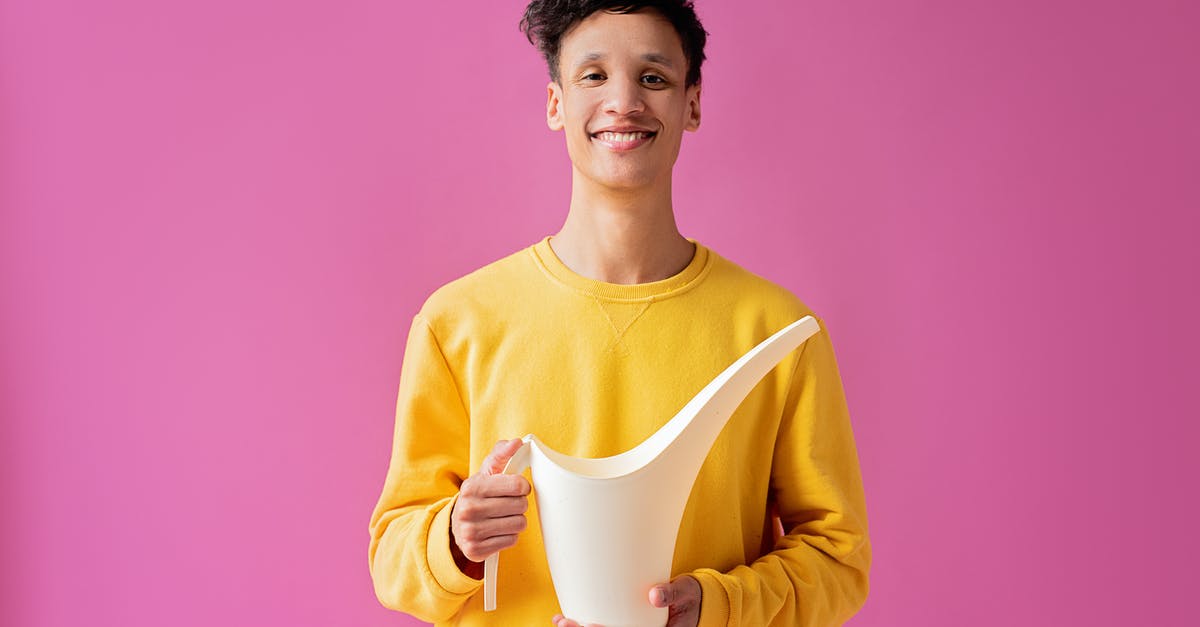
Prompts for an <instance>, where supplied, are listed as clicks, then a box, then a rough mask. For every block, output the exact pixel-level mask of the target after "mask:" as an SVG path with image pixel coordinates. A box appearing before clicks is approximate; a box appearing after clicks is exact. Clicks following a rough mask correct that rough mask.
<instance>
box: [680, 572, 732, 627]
mask: <svg viewBox="0 0 1200 627" xmlns="http://www.w3.org/2000/svg"><path fill="white" fill-rule="evenodd" d="M690 574H691V576H692V577H695V578H696V581H698V582H700V623H699V624H698V625H697V627H726V625H732V624H733V622H732V621H731V620H730V618H731V612H730V609H731V608H730V607H729V595H728V594H727V593H726V592H725V586H722V585H721V579H720V578H721V573H719V572H717V571H715V570H713V569H711V568H701V569H699V570H696V571H694V572H692V573H690Z"/></svg>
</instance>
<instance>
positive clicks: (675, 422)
mask: <svg viewBox="0 0 1200 627" xmlns="http://www.w3.org/2000/svg"><path fill="white" fill-rule="evenodd" d="M819 330H820V325H819V324H818V323H817V321H816V320H815V319H814V318H813V317H812V316H805V317H803V318H801V319H800V320H797V321H795V322H793V323H791V324H789V325H788V326H786V327H784V328H783V329H780V330H779V331H778V332H776V333H775V334H773V335H772V336H771V337H769V338H767V339H765V340H763V341H762V342H760V343H759V344H758V345H757V346H755V347H754V348H753V349H751V350H750V351H748V352H747V353H745V354H744V355H742V356H741V357H739V358H738V359H737V361H735V362H733V363H732V364H730V365H729V366H728V367H727V368H725V370H723V371H722V372H721V373H720V374H719V375H717V376H716V378H714V379H713V380H712V381H710V382H709V383H708V385H705V386H704V388H703V389H702V390H700V391H699V392H698V393H697V394H696V395H695V396H694V397H692V399H691V400H689V401H688V402H687V404H686V405H684V406H683V408H681V409H680V410H679V411H678V412H677V413H676V414H675V416H673V417H672V418H671V419H670V420H669V421H667V422H666V424H664V425H663V426H662V427H660V428H659V429H658V430H657V431H655V432H654V433H653V434H652V435H650V437H648V438H646V439H645V440H643V441H642V443H641V444H638V445H637V446H635V447H633V448H631V449H629V450H628V451H625V452H624V453H620V454H617V455H612V456H609V457H574V456H572V455H567V454H565V453H560V452H558V451H556V450H554V449H552V448H550V447H548V446H546V445H545V444H544V443H543V442H542V441H541V440H539V439H537V437H536V436H535V435H533V434H532V433H531V434H529V435H526V436H525V437H524V438H522V439H523V440H524V442H525V444H526V445H532V446H537V448H538V450H539V451H540V452H541V453H542V454H543V455H545V456H546V457H547V458H548V459H550V460H551V461H553V462H554V463H555V464H557V465H558V466H559V467H560V468H561V469H562V470H563V471H566V472H569V473H572V474H574V475H578V476H579V477H580V478H586V479H616V478H618V477H622V476H626V475H632V474H635V473H637V472H639V471H640V470H642V469H643V468H646V467H648V466H650V465H651V464H653V463H654V462H655V461H657V460H661V459H664V457H666V455H664V453H666V452H667V451H668V450H669V449H673V448H677V447H679V446H681V445H682V444H681V441H683V440H686V439H689V438H688V436H692V437H693V438H699V439H702V440H703V439H711V438H715V437H716V435H717V433H694V434H693V433H692V432H695V431H697V430H695V429H693V430H691V432H689V429H688V427H689V426H691V425H692V423H694V422H698V423H705V422H710V423H713V424H714V425H715V422H714V421H720V425H719V426H720V427H724V422H723V421H722V419H728V418H729V414H732V413H733V411H734V409H736V408H737V406H739V405H740V404H741V402H742V400H744V399H745V396H746V394H748V393H749V392H750V389H749V388H748V387H747V386H746V385H745V382H749V384H750V387H753V385H754V384H757V382H758V380H759V379H761V378H762V376H763V375H765V373H766V371H769V369H770V368H773V367H774V366H775V365H776V364H777V363H778V362H779V360H780V359H782V357H783V356H785V355H786V354H787V353H789V352H791V351H792V350H794V349H795V348H796V346H798V345H799V344H801V343H803V341H804V340H806V339H808V338H809V337H811V336H812V335H813V334H815V333H817V332H818V331H819ZM789 336H790V338H789ZM789 339H790V340H791V341H787V340H789ZM772 348H774V350H773V351H770V350H769V349H772ZM768 352H773V353H775V354H773V355H769V356H768V355H766V354H763V353H768ZM752 361H757V362H758V365H759V368H758V370H762V371H763V372H755V373H753V374H751V375H750V377H745V375H743V385H741V386H737V385H733V386H731V385H730V381H731V380H733V379H734V378H735V377H738V375H739V374H742V373H743V372H744V371H747V370H748V366H749V365H750V362H752ZM749 370H754V368H749ZM746 374H750V373H748V372H747V373H746ZM755 375H757V376H755ZM751 379H752V380H751ZM739 387H741V388H744V389H736V388H739ZM723 391H724V394H722V392H723ZM716 414H722V415H719V416H718V415H716ZM706 418H708V419H709V420H705V419H706ZM702 431H707V432H711V431H712V429H705V430H702ZM719 431H720V428H717V429H716V432H719ZM708 436H711V438H710V437H708ZM708 444H709V445H711V442H709V443H708ZM705 449H706V450H707V446H706V447H705ZM701 461H702V460H701Z"/></svg>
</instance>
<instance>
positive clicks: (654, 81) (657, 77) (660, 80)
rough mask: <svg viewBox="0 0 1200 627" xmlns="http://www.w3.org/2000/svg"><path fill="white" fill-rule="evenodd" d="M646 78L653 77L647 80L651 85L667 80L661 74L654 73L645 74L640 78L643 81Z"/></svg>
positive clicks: (660, 83)
mask: <svg viewBox="0 0 1200 627" xmlns="http://www.w3.org/2000/svg"><path fill="white" fill-rule="evenodd" d="M646 79H653V80H650V81H647V82H648V83H649V84H651V85H662V84H663V83H666V82H667V79H665V78H663V77H661V76H656V75H654V74H647V75H645V76H643V77H642V80H644V81H645V80H646Z"/></svg>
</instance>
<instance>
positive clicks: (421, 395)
mask: <svg viewBox="0 0 1200 627" xmlns="http://www.w3.org/2000/svg"><path fill="white" fill-rule="evenodd" d="M469 431H470V426H469V419H468V416H467V411H466V409H465V407H464V405H463V401H462V397H461V395H460V394H459V389H458V385H457V384H456V382H455V380H454V377H453V375H452V373H451V371H450V368H449V366H448V364H447V363H446V359H445V356H444V355H443V354H442V351H441V348H440V347H439V345H438V342H437V338H436V337H435V336H434V334H433V330H432V328H431V327H430V326H429V323H428V322H427V321H426V319H425V318H424V317H423V316H422V314H420V313H418V314H417V315H416V316H414V318H413V322H412V327H411V328H410V329H409V334H408V340H407V342H406V346H405V349H404V359H403V362H402V364H401V370H400V387H399V394H398V396H397V400H396V424H395V433H394V438H393V442H392V453H391V462H390V463H389V466H388V471H387V477H386V479H385V480H384V485H383V492H382V494H381V495H380V497H379V501H378V503H377V504H376V506H375V509H374V511H373V513H372V514H371V524H370V534H371V542H370V548H369V555H368V560H369V566H370V571H371V579H372V581H373V582H374V586H375V595H376V596H377V597H378V598H379V601H380V603H382V604H383V605H384V606H385V607H388V608H391V609H394V610H399V611H401V612H405V613H407V614H411V615H412V616H415V617H417V618H419V619H421V620H424V621H429V622H437V621H443V620H447V619H449V618H450V617H451V616H453V615H454V614H455V613H457V612H458V611H459V609H460V608H461V607H462V606H463V604H465V603H466V601H467V599H468V598H470V596H471V595H472V594H473V593H474V592H475V591H476V590H477V589H478V588H479V587H480V586H481V585H482V582H480V581H479V580H477V579H474V578H472V577H470V576H468V575H466V574H464V573H463V572H462V571H460V570H459V569H458V566H457V565H455V563H454V558H453V555H452V554H451V553H450V510H451V507H452V506H453V504H454V500H455V499H456V498H457V494H458V488H459V486H460V485H461V484H462V482H463V480H464V479H465V478H466V477H467V476H468V474H469V473H468V466H469V464H470V461H469V458H468V455H469V441H470V440H469V435H470V434H469Z"/></svg>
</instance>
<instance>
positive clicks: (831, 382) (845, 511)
mask: <svg viewBox="0 0 1200 627" xmlns="http://www.w3.org/2000/svg"><path fill="white" fill-rule="evenodd" d="M817 321H818V322H819V323H820V326H821V331H820V332H818V333H817V334H815V335H813V336H812V337H811V338H809V339H808V340H807V341H806V342H805V344H804V346H803V348H802V349H801V350H802V352H801V355H800V358H799V360H798V361H797V363H796V367H795V370H794V371H793V374H792V380H791V388H790V389H789V391H788V395H787V401H786V404H785V406H784V414H783V417H782V421H781V423H780V427H779V433H778V436H777V439H776V442H775V456H774V461H773V465H772V469H771V490H772V496H773V499H774V501H775V504H776V506H777V508H778V513H779V517H780V519H781V521H782V523H783V528H784V530H785V534H784V535H783V537H781V538H780V539H779V540H778V541H777V542H776V543H775V548H774V550H773V551H772V552H770V553H768V554H766V555H764V556H762V557H761V558H759V559H757V560H755V561H754V562H753V563H751V564H749V565H746V566H737V567H735V568H734V569H733V570H730V571H729V572H724V573H722V572H719V571H716V570H713V569H699V570H697V571H695V572H693V573H692V575H693V576H695V577H696V579H697V580H698V581H699V582H700V586H701V589H702V594H703V597H702V601H701V615H700V627H715V626H718V625H721V626H723V625H747V626H749V625H794V626H797V627H817V626H825V625H841V624H842V623H843V622H845V621H846V620H848V619H849V618H850V617H851V616H853V615H854V614H855V613H856V612H858V610H859V609H861V608H862V606H863V604H864V603H865V602H866V598H867V590H868V572H869V570H870V565H871V548H870V542H869V539H868V536H867V512H866V502H865V497H864V494H863V487H862V478H861V475H860V471H859V465H858V453H857V450H856V446H855V443H854V434H853V431H852V429H851V425H850V415H849V412H848V410H847V406H846V398H845V394H844V391H843V388H842V382H841V377H840V375H839V373H838V367H837V362H836V360H835V359H834V352H833V345H832V343H831V341H830V338H829V334H828V331H827V329H826V327H825V323H824V321H822V320H821V319H820V318H817Z"/></svg>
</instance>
